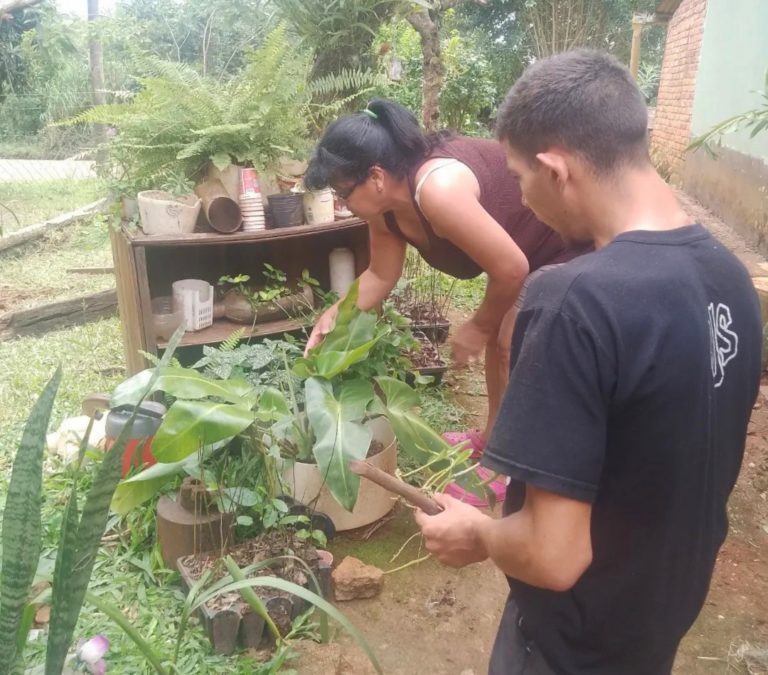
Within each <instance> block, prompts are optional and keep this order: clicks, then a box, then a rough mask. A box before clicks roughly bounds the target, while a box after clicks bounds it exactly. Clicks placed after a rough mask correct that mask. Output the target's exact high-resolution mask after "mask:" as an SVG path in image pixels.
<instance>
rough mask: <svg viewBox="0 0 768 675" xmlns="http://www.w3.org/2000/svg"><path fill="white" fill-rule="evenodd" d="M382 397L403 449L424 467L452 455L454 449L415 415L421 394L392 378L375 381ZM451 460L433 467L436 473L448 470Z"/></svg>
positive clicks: (385, 410)
mask: <svg viewBox="0 0 768 675" xmlns="http://www.w3.org/2000/svg"><path fill="white" fill-rule="evenodd" d="M375 381H376V387H377V389H378V391H379V392H380V394H381V399H382V404H383V412H384V414H385V415H386V417H387V419H388V420H389V422H390V424H391V425H392V430H393V431H394V432H395V436H396V437H397V440H398V443H399V444H400V447H401V448H402V449H403V451H405V452H406V453H407V454H408V455H410V456H411V457H412V458H413V459H414V460H416V461H417V462H419V463H420V464H427V463H428V462H431V461H433V460H434V459H435V456H436V455H441V454H443V455H447V454H450V450H451V446H450V444H448V443H447V442H446V441H445V439H444V438H443V437H442V436H440V435H439V434H438V433H437V432H436V431H435V430H434V429H432V427H430V426H429V425H428V424H427V423H426V422H425V421H424V420H423V419H421V418H420V417H419V416H418V415H417V414H416V413H415V412H414V408H415V407H416V406H417V405H418V404H419V395H418V393H417V392H415V391H414V390H413V389H412V388H411V387H409V386H408V385H407V384H406V383H405V382H401V381H400V380H396V379H395V378H392V377H377V378H375ZM449 464H450V462H449V461H448V460H445V461H442V462H437V463H436V464H433V465H432V468H433V470H440V469H444V468H445V467H447V466H448V465H449Z"/></svg>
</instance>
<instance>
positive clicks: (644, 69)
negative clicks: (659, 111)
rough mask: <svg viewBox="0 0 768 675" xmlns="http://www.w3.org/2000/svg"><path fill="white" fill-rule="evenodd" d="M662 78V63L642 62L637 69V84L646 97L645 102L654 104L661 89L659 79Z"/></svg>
mask: <svg viewBox="0 0 768 675" xmlns="http://www.w3.org/2000/svg"><path fill="white" fill-rule="evenodd" d="M660 78H661V63H647V62H646V63H641V64H640V67H639V68H638V71H637V86H638V88H639V89H640V91H641V92H642V94H643V97H644V98H645V102H646V103H648V104H649V105H652V104H654V103H655V101H656V94H657V93H658V91H659V79H660Z"/></svg>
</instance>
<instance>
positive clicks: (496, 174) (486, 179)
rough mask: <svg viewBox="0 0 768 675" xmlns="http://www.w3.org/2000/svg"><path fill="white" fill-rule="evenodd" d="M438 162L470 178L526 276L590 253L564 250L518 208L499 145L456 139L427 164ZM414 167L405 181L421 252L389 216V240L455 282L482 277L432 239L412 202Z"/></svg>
mask: <svg viewBox="0 0 768 675" xmlns="http://www.w3.org/2000/svg"><path fill="white" fill-rule="evenodd" d="M439 158H446V159H447V158H450V159H456V160H458V161H459V162H461V163H462V164H465V165H466V166H468V167H469V169H470V170H471V171H472V173H474V174H475V177H476V178H477V182H478V183H479V184H480V205H481V206H482V207H483V208H484V209H485V210H486V211H487V212H488V213H489V214H490V216H491V217H492V218H493V219H494V220H495V221H496V222H497V223H499V224H500V225H501V226H502V227H503V228H504V230H505V231H506V232H507V233H508V234H509V236H510V237H512V239H513V240H514V242H515V243H516V244H517V245H518V246H519V247H520V250H521V251H522V252H523V254H525V257H526V258H527V259H528V265H529V267H530V271H531V272H533V271H534V270H536V269H538V268H539V267H542V266H543V265H551V264H555V263H561V262H566V261H567V260H570V259H571V258H575V257H576V256H577V255H581V254H582V253H585V252H586V251H588V250H590V248H589V247H583V246H582V247H579V248H568V247H566V245H565V243H564V242H563V240H562V238H561V237H560V235H558V234H557V233H556V232H555V231H554V230H552V229H551V228H550V227H548V226H547V225H545V224H544V223H542V222H541V221H539V220H538V219H537V218H536V216H534V215H533V212H532V211H531V210H530V209H528V208H526V207H524V206H523V203H522V194H521V192H520V186H519V185H518V184H517V180H515V179H514V178H513V177H512V176H511V175H510V173H509V171H508V169H507V158H506V155H505V153H504V148H503V147H502V146H501V144H499V143H497V142H496V141H493V140H489V139H481V138H467V137H463V136H456V137H454V138H449V139H448V140H446V141H445V142H444V143H441V144H440V145H439V146H438V147H437V148H435V149H434V150H433V151H432V152H431V153H430V155H429V157H428V158H427V159H439ZM425 161H427V160H425ZM420 166H421V165H419V166H418V167H416V168H415V169H414V170H413V171H412V172H411V174H410V175H409V176H408V184H409V186H410V188H411V198H412V199H413V207H414V208H415V209H416V213H418V215H419V220H420V221H421V224H422V227H423V228H424V232H425V234H426V235H427V247H426V248H422V247H419V246H417V245H416V244H415V243H414V242H412V241H410V239H408V238H407V237H406V236H405V235H404V234H403V232H402V230H401V229H400V226H399V225H398V224H397V219H396V218H395V214H394V213H392V212H391V211H388V212H387V213H385V214H384V222H385V223H386V224H387V227H388V228H389V230H390V231H391V232H392V233H393V234H396V235H397V236H399V237H401V238H402V239H405V240H406V241H407V242H408V243H409V244H411V245H412V246H414V247H415V248H417V249H418V250H419V253H420V254H421V256H422V257H423V258H424V260H426V261H427V262H428V263H429V264H430V265H431V266H432V267H434V268H436V269H438V270H440V271H441V272H445V273H446V274H449V275H451V276H453V277H456V278H458V279H471V278H473V277H476V276H477V275H478V274H480V273H481V272H482V271H483V270H482V269H481V267H480V266H479V265H478V264H477V263H476V262H475V261H474V260H472V258H470V257H469V256H468V255H467V254H466V253H465V252H464V251H462V250H461V249H460V248H458V247H457V246H456V245H455V244H453V243H452V242H450V241H449V240H448V239H444V238H442V237H438V236H437V234H435V231H434V230H433V229H432V225H430V223H429V221H428V220H427V218H426V217H425V216H424V213H423V212H422V210H421V208H420V207H419V205H418V203H417V202H416V198H415V192H416V172H417V171H418V170H419V168H420Z"/></svg>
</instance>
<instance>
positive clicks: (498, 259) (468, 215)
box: [421, 164, 529, 365]
mask: <svg viewBox="0 0 768 675" xmlns="http://www.w3.org/2000/svg"><path fill="white" fill-rule="evenodd" d="M479 197H480V186H479V184H478V182H477V178H475V175H474V174H473V173H472V171H470V169H469V168H468V167H467V166H465V165H463V164H455V165H454V164H452V165H449V166H446V167H444V168H442V169H440V170H439V171H436V172H435V173H433V174H432V175H431V176H430V177H429V179H428V180H427V181H426V183H425V184H424V187H423V188H422V191H421V206H422V210H423V211H424V215H425V216H426V217H427V218H428V219H429V222H430V223H431V224H432V227H433V229H434V230H435V233H436V234H437V235H438V236H440V237H443V238H445V239H448V240H449V241H451V242H452V243H453V244H454V245H456V246H457V247H458V248H460V249H461V250H463V251H464V252H465V253H466V254H467V255H468V256H469V257H470V258H472V260H474V261H475V262H476V263H477V264H478V265H479V266H480V267H481V268H482V269H483V270H484V271H485V272H486V273H487V274H488V286H487V288H486V291H485V297H484V298H483V301H482V303H481V304H480V306H479V307H478V308H477V310H476V312H475V314H474V315H473V317H472V319H471V320H470V322H469V323H468V324H466V325H465V326H464V327H462V329H461V330H462V331H463V332H464V335H463V336H462V335H461V334H459V333H457V335H456V338H459V339H460V340H461V338H465V340H464V341H465V342H467V343H468V344H466V345H462V344H458V345H457V344H456V340H454V362H455V363H457V365H462V363H463V362H466V360H467V359H468V358H470V357H471V356H474V355H476V354H477V353H478V352H479V351H480V349H481V348H482V347H484V346H485V342H487V339H488V338H489V337H490V336H491V335H493V334H494V333H495V332H497V331H498V328H499V326H500V324H501V321H502V319H503V318H504V315H505V314H506V312H507V311H508V310H509V309H510V307H512V305H513V304H514V303H515V300H517V296H518V295H519V294H520V290H521V289H522V287H523V282H524V281H525V278H526V276H527V275H528V269H529V268H528V259H527V258H526V257H525V254H524V253H523V252H522V251H521V250H520V247H519V246H518V245H517V244H516V243H515V242H514V240H513V239H512V238H511V237H510V236H509V234H507V232H506V231H505V230H504V228H502V226H501V225H500V224H499V223H498V222H496V220H494V219H493V218H492V217H491V216H490V214H489V213H488V212H487V211H486V210H485V209H484V208H483V207H482V206H481V204H480V202H479ZM483 339H484V340H485V342H483ZM481 342H482V344H481ZM456 347H458V348H459V349H458V350H457V349H456ZM457 351H458V353H457ZM457 357H458V358H457Z"/></svg>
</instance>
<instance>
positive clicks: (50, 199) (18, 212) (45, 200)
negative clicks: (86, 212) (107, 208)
mask: <svg viewBox="0 0 768 675" xmlns="http://www.w3.org/2000/svg"><path fill="white" fill-rule="evenodd" d="M101 196H102V195H101V193H100V189H99V184H98V182H97V181H96V180H94V179H86V180H46V181H36V182H23V181H9V182H0V205H2V206H0V227H2V229H3V232H4V233H5V234H8V233H9V232H13V231H14V230H18V229H19V228H22V227H26V226H27V225H34V224H35V223H42V222H44V221H45V220H48V219H49V218H53V217H55V216H58V215H59V214H61V213H66V212H68V211H74V210H75V209H77V208H79V207H81V206H85V205H86V204H90V203H91V202H94V201H96V200H97V199H99V198H100V197H101ZM9 209H10V212H9ZM11 212H12V213H11ZM14 216H15V217H14ZM16 219H18V222H16Z"/></svg>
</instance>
